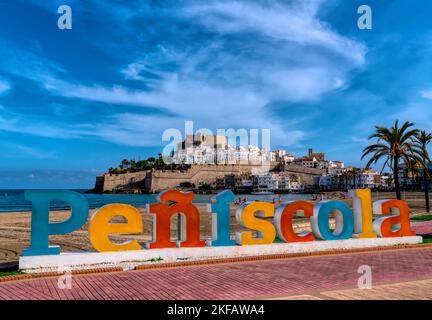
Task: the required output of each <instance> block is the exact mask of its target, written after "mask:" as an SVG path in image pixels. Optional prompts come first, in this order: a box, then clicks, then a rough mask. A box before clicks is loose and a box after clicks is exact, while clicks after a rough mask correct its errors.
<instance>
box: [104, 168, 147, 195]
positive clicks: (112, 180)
mask: <svg viewBox="0 0 432 320" xmlns="http://www.w3.org/2000/svg"><path fill="white" fill-rule="evenodd" d="M146 174H147V172H146V171H141V172H132V173H122V174H105V175H104V182H103V190H102V191H103V192H113V191H114V190H115V189H118V188H122V187H126V186H128V185H130V184H134V183H137V182H141V181H143V180H144V179H145V177H146Z"/></svg>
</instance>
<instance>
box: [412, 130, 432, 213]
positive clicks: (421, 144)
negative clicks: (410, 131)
mask: <svg viewBox="0 0 432 320" xmlns="http://www.w3.org/2000/svg"><path fill="white" fill-rule="evenodd" d="M431 141H432V134H431V133H427V132H426V131H420V132H419V133H418V134H417V135H416V137H415V142H416V147H417V148H418V150H419V153H420V155H421V157H422V160H423V161H422V163H421V167H422V169H423V183H424V192H425V203H426V212H430V205H429V168H428V163H429V162H430V161H431V160H430V157H429V152H428V150H427V146H428V144H429V143H430V142H431Z"/></svg>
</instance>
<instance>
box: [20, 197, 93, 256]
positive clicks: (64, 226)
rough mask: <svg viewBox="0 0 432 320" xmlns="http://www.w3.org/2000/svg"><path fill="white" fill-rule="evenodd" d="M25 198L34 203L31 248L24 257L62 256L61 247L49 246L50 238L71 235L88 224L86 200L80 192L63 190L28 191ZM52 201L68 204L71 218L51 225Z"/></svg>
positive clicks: (26, 250)
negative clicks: (58, 235) (50, 210)
mask: <svg viewBox="0 0 432 320" xmlns="http://www.w3.org/2000/svg"><path fill="white" fill-rule="evenodd" d="M24 197H25V200H27V201H31V202H32V222H31V240H30V248H26V249H24V250H23V256H36V255H55V254H60V247H59V246H51V247H50V246H49V236H50V235H53V234H66V233H70V232H72V231H75V230H77V229H79V228H81V227H82V226H83V225H84V223H86V221H87V217H88V213H89V206H88V203H87V200H86V198H85V197H84V196H83V195H82V194H80V193H78V192H73V191H62V190H44V191H26V192H25V193H24ZM52 201H64V202H67V203H68V204H69V205H70V206H71V216H70V218H69V219H67V220H65V221H62V222H54V223H50V222H49V209H50V202H52Z"/></svg>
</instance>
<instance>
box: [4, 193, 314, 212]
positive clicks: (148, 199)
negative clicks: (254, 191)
mask: <svg viewBox="0 0 432 320" xmlns="http://www.w3.org/2000/svg"><path fill="white" fill-rule="evenodd" d="M24 191H25V190H0V212H17V211H31V205H32V204H31V202H30V201H26V200H25V199H24ZM73 191H76V192H80V193H82V194H83V195H84V197H85V198H86V199H87V201H88V203H89V207H90V209H95V208H100V207H102V206H104V205H106V204H111V203H126V204H130V205H133V206H134V207H137V208H143V207H145V206H146V205H147V204H148V203H152V202H157V199H156V198H157V195H153V194H92V193H84V192H85V190H73ZM211 197H212V195H200V194H197V195H195V199H194V203H209V202H210V198H211ZM280 197H281V200H282V201H293V200H299V199H304V200H308V199H312V195H310V194H281V195H280ZM239 198H240V199H242V200H244V199H246V200H247V201H255V200H259V201H269V202H272V201H279V195H250V194H247V195H246V194H245V195H241V194H240V195H236V200H237V199H239ZM67 209H70V206H69V205H68V204H67V203H65V202H52V203H51V210H67Z"/></svg>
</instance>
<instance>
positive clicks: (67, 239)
mask: <svg viewBox="0 0 432 320" xmlns="http://www.w3.org/2000/svg"><path fill="white" fill-rule="evenodd" d="M405 196H406V200H407V201H408V204H409V205H410V208H411V213H412V214H420V213H423V212H424V211H425V208H424V198H423V194H422V193H414V192H411V193H406V194H405ZM326 198H327V199H328V200H342V199H341V194H340V193H328V194H326ZM391 198H394V194H393V193H380V194H377V193H374V194H373V200H374V201H375V200H377V199H391ZM343 200H344V201H346V202H347V203H348V204H349V205H351V204H352V203H351V200H350V199H343ZM197 206H198V209H199V210H200V213H201V237H202V238H203V239H209V238H211V214H210V213H209V212H207V210H206V205H205V204H199V205H197ZM276 206H278V204H276ZM236 208H237V206H235V205H232V206H231V225H232V228H231V232H232V234H234V233H235V232H236V231H238V230H240V229H241V227H240V226H239V225H238V224H237V221H236V220H235V210H236ZM91 212H93V210H91ZM140 213H141V215H142V218H143V222H144V223H143V225H144V233H143V234H140V235H133V236H131V235H127V236H112V237H111V239H112V240H113V241H114V242H115V241H124V240H125V239H130V238H134V239H136V240H138V241H139V242H140V243H141V244H142V245H144V244H145V242H147V241H149V240H151V230H152V221H151V216H150V215H149V214H147V212H146V210H145V208H140ZM69 215H70V212H69V211H52V213H51V221H52V222H54V221H63V220H65V219H67V218H68V217H69ZM89 216H90V215H89ZM30 222H31V213H30V212H9V213H0V262H7V261H16V260H18V257H19V255H21V252H22V249H23V248H24V247H28V246H29V244H30ZM309 228H310V227H309V224H308V221H307V220H304V219H299V220H297V222H296V225H295V229H296V231H298V232H299V231H302V230H309ZM87 230H88V225H87V223H86V224H85V225H84V227H83V228H82V229H81V230H79V231H75V232H73V233H71V234H67V235H60V236H51V237H50V244H51V245H60V246H61V248H62V251H64V252H67V251H94V249H93V248H92V245H91V243H90V241H89V238H88V232H87ZM171 237H172V239H173V240H175V239H177V218H174V219H173V220H172V227H171Z"/></svg>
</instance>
